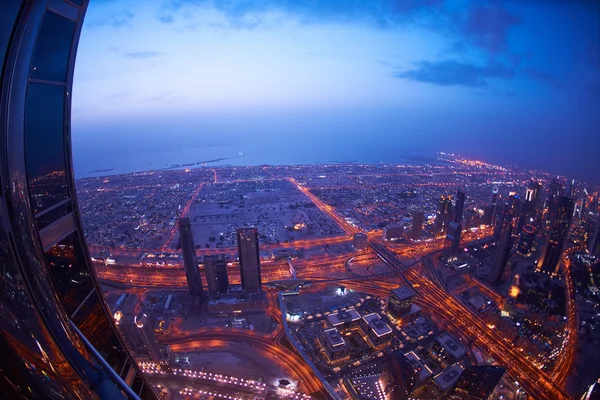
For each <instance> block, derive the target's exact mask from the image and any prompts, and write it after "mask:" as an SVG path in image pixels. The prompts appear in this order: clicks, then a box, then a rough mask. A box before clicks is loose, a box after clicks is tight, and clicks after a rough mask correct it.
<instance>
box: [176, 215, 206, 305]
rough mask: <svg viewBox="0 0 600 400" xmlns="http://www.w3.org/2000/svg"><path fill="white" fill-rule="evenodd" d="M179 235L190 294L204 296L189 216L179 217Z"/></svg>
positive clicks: (198, 296)
mask: <svg viewBox="0 0 600 400" xmlns="http://www.w3.org/2000/svg"><path fill="white" fill-rule="evenodd" d="M179 237H180V240H181V250H182V252H183V267H184V269H185V278H186V280H187V284H188V292H189V294H190V296H193V297H197V298H200V299H201V298H202V297H203V294H204V291H203V290H202V278H201V277H200V270H199V269H198V263H197V262H196V249H195V247H194V236H193V233H192V223H191V222H190V219H189V218H188V217H181V218H179Z"/></svg>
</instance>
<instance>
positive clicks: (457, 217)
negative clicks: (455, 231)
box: [454, 190, 466, 223]
mask: <svg viewBox="0 0 600 400" xmlns="http://www.w3.org/2000/svg"><path fill="white" fill-rule="evenodd" d="M465 198H466V195H465V193H464V192H461V191H460V190H459V191H458V192H456V199H455V204H456V205H455V206H454V222H456V223H461V222H462V218H463V211H464V209H465Z"/></svg>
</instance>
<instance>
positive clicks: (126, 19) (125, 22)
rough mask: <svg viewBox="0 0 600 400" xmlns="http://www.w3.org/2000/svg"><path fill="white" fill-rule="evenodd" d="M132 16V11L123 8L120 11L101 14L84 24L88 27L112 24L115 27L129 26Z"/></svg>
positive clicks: (133, 15)
mask: <svg viewBox="0 0 600 400" xmlns="http://www.w3.org/2000/svg"><path fill="white" fill-rule="evenodd" d="M134 17H135V14H134V13H132V12H131V11H128V10H124V11H122V12H114V13H111V15H101V16H100V17H97V18H96V19H92V20H91V21H88V22H86V25H88V26H90V27H101V26H112V27H115V28H121V27H124V26H129V25H130V23H131V20H132V19H133V18H134Z"/></svg>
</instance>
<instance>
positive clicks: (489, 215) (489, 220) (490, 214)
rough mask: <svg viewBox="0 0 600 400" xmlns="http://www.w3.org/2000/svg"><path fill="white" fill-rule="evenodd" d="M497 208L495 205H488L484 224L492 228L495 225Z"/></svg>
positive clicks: (485, 210) (484, 212) (484, 213)
mask: <svg viewBox="0 0 600 400" xmlns="http://www.w3.org/2000/svg"><path fill="white" fill-rule="evenodd" d="M494 213H495V208H494V206H493V205H491V204H490V205H488V206H486V207H485V208H484V210H483V224H484V225H488V226H491V225H493V223H494V220H495V217H494Z"/></svg>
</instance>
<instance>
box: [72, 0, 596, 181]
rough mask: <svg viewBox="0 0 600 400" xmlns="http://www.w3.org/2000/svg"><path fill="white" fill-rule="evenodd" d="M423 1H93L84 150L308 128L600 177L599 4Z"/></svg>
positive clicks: (80, 92) (78, 92) (83, 58)
mask: <svg viewBox="0 0 600 400" xmlns="http://www.w3.org/2000/svg"><path fill="white" fill-rule="evenodd" d="M418 4H420V3H417V2H412V1H405V2H392V1H384V0H381V1H377V2H375V3H373V2H369V3H364V4H363V3H355V4H354V5H353V6H352V7H350V6H348V4H347V3H345V2H342V1H335V2H327V3H322V2H311V3H307V4H304V5H297V4H295V3H294V2H287V1H260V2H245V1H244V2H242V1H233V2H227V3H214V4H213V3H211V2H205V1H179V2H144V7H136V4H135V2H134V3H131V2H128V3H121V2H116V1H96V2H91V3H90V8H89V13H88V16H87V19H86V24H84V26H83V32H82V38H81V44H80V46H79V52H78V59H77V68H76V75H75V84H74V107H73V109H74V111H73V124H74V128H73V130H74V145H75V150H76V153H75V157H76V158H77V150H78V143H80V142H86V141H88V142H93V141H94V138H95V137H107V138H110V139H111V142H113V141H112V139H114V142H113V143H114V144H115V145H119V146H117V147H120V146H121V144H122V143H123V142H124V141H132V142H135V143H136V145H135V146H133V145H132V147H131V148H133V149H135V148H138V147H140V145H139V143H143V142H144V141H150V142H160V141H161V140H162V138H165V137H167V135H169V137H171V136H174V140H176V143H177V144H178V145H185V143H186V141H187V142H188V143H191V144H194V145H195V144H196V143H197V141H198V140H201V141H204V142H208V144H209V145H214V144H215V143H214V141H212V140H211V139H212V138H214V137H218V138H219V140H220V141H224V140H230V141H239V142H240V143H241V144H242V145H241V146H240V147H241V148H240V150H239V151H244V152H246V153H247V154H248V155H251V154H253V153H257V151H258V150H257V149H256V148H253V147H252V145H251V144H250V145H249V144H248V143H249V142H250V139H249V138H250V137H255V138H258V139H259V140H258V143H260V146H269V145H272V146H273V149H274V150H276V151H280V150H281V148H283V147H284V145H283V144H281V146H279V147H278V145H279V144H280V143H282V142H284V141H285V140H289V139H290V138H291V140H294V139H293V138H294V137H297V136H301V137H302V138H303V140H304V141H306V142H310V143H312V145H313V147H314V146H318V145H323V144H324V145H325V146H326V147H327V148H331V149H333V148H335V147H344V148H347V151H345V152H344V155H346V154H347V156H345V158H344V159H342V160H341V161H352V160H358V161H361V162H366V161H370V160H377V156H376V154H377V152H378V151H380V150H378V147H377V146H370V144H371V143H372V142H373V141H374V140H375V141H380V142H385V143H386V148H388V149H390V150H393V151H395V152H396V153H400V152H404V151H406V150H407V149H409V150H410V149H414V148H416V149H417V150H425V149H429V150H434V151H451V152H458V153H461V154H464V155H466V156H471V157H475V158H479V159H486V160H489V161H490V162H493V163H498V164H519V165H523V166H524V167H527V168H535V167H537V168H540V169H545V170H549V171H550V172H552V173H559V174H565V175H571V176H576V177H577V178H578V179H587V180H592V181H596V182H598V181H599V180H600V179H599V177H598V172H596V171H595V169H593V168H589V163H588V162H587V161H586V160H589V159H590V158H591V157H593V156H594V150H593V149H594V148H595V146H593V144H595V143H597V141H598V139H597V136H596V133H597V132H598V131H599V130H600V122H599V121H598V118H597V117H596V116H595V114H594V112H593V105H594V104H595V102H596V101H597V100H598V93H599V92H598V88H599V87H600V86H599V85H600V57H599V48H600V47H599V46H600V44H599V43H598V35H597V34H596V33H597V31H598V22H597V19H594V18H593V15H597V14H598V9H597V8H598V4H597V3H595V2H587V1H580V2H568V3H565V2H537V1H527V2H516V1H506V2H499V1H492V2H482V3H473V2H459V1H441V0H440V1H431V2H426V3H425V4H426V5H424V6H421V5H418ZM564 16H567V18H564ZM557 28H559V29H557ZM148 82H152V84H151V85H148V84H147V83H148ZM348 139H350V140H348ZM94 143H95V142H94ZM82 146H83V145H82ZM255 146H256V147H258V146H259V145H258V144H256V145H255ZM380 147H381V146H379V148H380ZM127 148H128V149H129V147H127ZM297 148H298V150H297V151H298V152H300V153H303V154H310V150H309V149H305V148H303V147H302V146H297ZM98 149H99V150H103V148H101V147H99V148H98ZM534 149H535V150H534ZM107 153H108V151H107ZM198 153H199V154H202V153H203V151H202V149H199V150H198ZM235 154H237V152H236V153H235ZM336 154H337V153H336ZM231 155H232V154H231V152H229V153H228V154H227V156H231ZM262 157H263V159H264V158H265V155H264V154H263V155H262ZM267 158H268V157H267ZM300 158H302V157H300ZM338 158H340V157H339V156H338ZM382 158H384V160H385V161H386V162H389V160H390V159H393V156H386V157H382ZM209 159H210V157H209ZM559 160H560V162H559ZM320 161H321V162H325V161H327V160H326V159H324V160H320ZM182 162H184V161H182ZM307 162H315V161H313V160H311V159H309V158H308V157H307ZM255 163H256V164H260V161H258V160H257V161H256V162H255ZM264 163H269V164H277V162H273V161H271V160H269V159H265V160H264ZM108 167H111V166H110V165H109V166H108Z"/></svg>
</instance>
